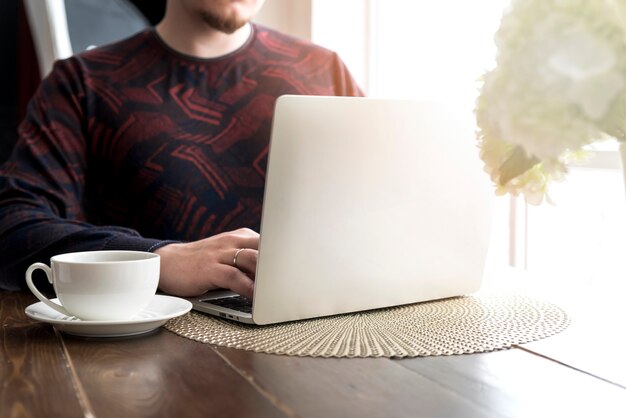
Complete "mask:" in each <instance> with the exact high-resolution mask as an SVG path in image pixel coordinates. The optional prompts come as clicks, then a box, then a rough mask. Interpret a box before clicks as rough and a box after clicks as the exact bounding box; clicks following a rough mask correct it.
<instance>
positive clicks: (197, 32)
mask: <svg viewBox="0 0 626 418" xmlns="http://www.w3.org/2000/svg"><path fill="white" fill-rule="evenodd" d="M156 31H157V33H158V34H159V36H160V37H161V39H162V40H163V41H164V42H165V43H166V44H167V45H168V46H169V47H170V48H172V49H174V50H175V51H178V52H180V53H182V54H185V55H190V56H193V57H197V58H216V57H221V56H223V55H227V54H229V53H231V52H234V51H236V50H237V49H239V48H241V47H242V46H243V45H244V44H245V43H246V41H247V40H248V38H249V37H250V32H251V31H252V27H251V25H250V23H248V24H246V25H244V26H243V27H241V28H240V29H237V30H236V31H235V32H233V33H231V34H227V33H224V32H220V31H218V30H216V29H213V28H211V27H209V26H208V25H206V24H204V23H203V22H199V23H196V24H189V25H180V24H176V23H175V22H174V20H170V19H167V18H166V19H163V21H162V22H161V23H159V24H158V25H157V26H156Z"/></svg>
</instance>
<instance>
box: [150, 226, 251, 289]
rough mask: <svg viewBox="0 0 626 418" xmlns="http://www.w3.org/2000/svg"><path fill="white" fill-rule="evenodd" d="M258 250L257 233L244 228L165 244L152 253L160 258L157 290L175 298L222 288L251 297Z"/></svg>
mask: <svg viewBox="0 0 626 418" xmlns="http://www.w3.org/2000/svg"><path fill="white" fill-rule="evenodd" d="M240 249H243V250H242V251H239V252H238V250H240ZM258 249H259V234H258V233H256V232H254V231H252V230H251V229H246V228H242V229H238V230H236V231H232V232H224V233H222V234H219V235H214V236H212V237H209V238H205V239H203V240H200V241H194V242H189V243H177V244H168V245H166V246H164V247H161V248H159V249H158V250H156V251H155V253H156V254H159V255H160V256H161V277H160V279H159V289H161V290H162V291H163V292H165V293H169V294H172V295H177V296H197V295H201V294H202V293H204V292H206V291H208V290H213V289H218V288H223V289H230V290H232V291H234V292H236V293H239V294H240V295H242V296H245V297H247V298H252V292H253V289H254V272H255V270H256V262H257V256H258ZM235 254H237V257H236V265H235V264H234V258H235Z"/></svg>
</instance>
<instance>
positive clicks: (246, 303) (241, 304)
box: [202, 296, 252, 313]
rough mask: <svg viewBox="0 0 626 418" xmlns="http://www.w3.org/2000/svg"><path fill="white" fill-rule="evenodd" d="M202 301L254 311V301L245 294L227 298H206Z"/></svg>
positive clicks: (234, 308) (244, 310) (229, 307)
mask: <svg viewBox="0 0 626 418" xmlns="http://www.w3.org/2000/svg"><path fill="white" fill-rule="evenodd" d="M202 302H205V303H212V304H213V305H217V306H221V307H223V308H228V309H232V310H234V311H239V312H245V313H252V301H251V300H250V299H248V298H245V297H243V296H228V297H225V298H217V299H204V300H203V301H202Z"/></svg>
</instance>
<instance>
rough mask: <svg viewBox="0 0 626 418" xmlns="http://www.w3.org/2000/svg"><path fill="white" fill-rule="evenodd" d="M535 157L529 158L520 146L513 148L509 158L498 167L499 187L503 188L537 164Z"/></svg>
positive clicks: (537, 160)
mask: <svg viewBox="0 0 626 418" xmlns="http://www.w3.org/2000/svg"><path fill="white" fill-rule="evenodd" d="M539 162H540V161H539V159H538V158H537V157H529V156H528V155H527V154H526V151H524V149H523V148H522V147H520V146H517V147H515V149H514V150H513V152H512V153H511V155H510V156H509V158H507V160H506V161H505V162H504V163H502V165H501V166H500V169H499V171H500V179H499V182H500V185H501V186H504V185H505V184H507V183H508V182H509V181H511V180H513V179H514V178H515V177H517V176H520V175H522V174H524V173H525V172H527V171H528V170H530V169H531V168H533V167H534V166H535V165H537V164H539Z"/></svg>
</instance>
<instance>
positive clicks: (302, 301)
mask: <svg viewBox="0 0 626 418" xmlns="http://www.w3.org/2000/svg"><path fill="white" fill-rule="evenodd" d="M492 197H493V191H492V190H491V188H490V184H489V178H488V176H487V175H485V173H484V172H483V170H482V165H481V162H480V159H479V157H478V149H477V147H476V141H475V137H474V123H473V119H472V114H471V112H465V113H464V112H460V111H457V110H455V109H453V108H451V107H448V106H445V105H443V104H437V103H432V102H417V101H407V100H383V99H371V98H346V97H320V96H317V97H314V96H313V97H312V96H282V97H280V98H279V99H278V101H277V103H276V112H275V116H274V122H273V129H272V138H271V145H270V154H269V162H268V172H267V179H266V190H265V196H264V207H263V215H262V223H261V243H260V251H259V259H258V266H257V273H256V284H255V292H254V302H253V306H254V310H253V320H254V322H255V323H257V324H267V323H274V322H282V321H290V320H296V319H303V318H310V317H317V316H324V315H333V314H338V313H345V312H352V311H360V310H367V309H373V308H381V307H387V306H394V305H400V304H407V303H413V302H419V301H425V300H431V299H438V298H444V297H449V296H455V295H460V294H466V293H471V292H474V291H476V290H477V289H478V288H479V286H480V282H481V279H482V274H483V268H484V262H485V258H486V253H487V247H488V240H489V230H490V223H491V222H490V221H491V204H492V200H493V198H492Z"/></svg>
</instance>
